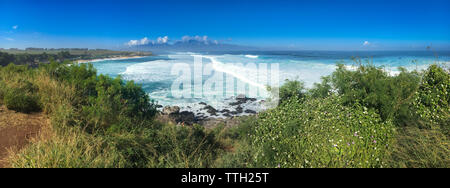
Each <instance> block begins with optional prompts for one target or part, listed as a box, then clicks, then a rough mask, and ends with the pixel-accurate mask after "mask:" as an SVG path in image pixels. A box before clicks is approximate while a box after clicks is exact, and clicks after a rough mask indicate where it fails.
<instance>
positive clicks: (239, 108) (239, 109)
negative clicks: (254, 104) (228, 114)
mask: <svg viewBox="0 0 450 188" xmlns="http://www.w3.org/2000/svg"><path fill="white" fill-rule="evenodd" d="M236 111H237V112H238V113H239V114H241V113H242V112H244V111H243V109H242V107H241V106H238V107H237V108H236Z"/></svg>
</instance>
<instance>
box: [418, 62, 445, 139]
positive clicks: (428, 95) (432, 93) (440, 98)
mask: <svg viewBox="0 0 450 188" xmlns="http://www.w3.org/2000/svg"><path fill="white" fill-rule="evenodd" d="M449 93H450V75H449V73H448V72H446V71H445V70H444V69H443V68H441V67H439V66H437V65H431V66H430V67H429V68H428V70H427V71H426V72H425V75H424V77H423V79H422V83H421V85H420V88H419V90H418V91H417V94H416V97H415V99H414V102H413V104H414V107H415V114H416V115H417V116H419V117H418V118H419V120H421V123H422V124H421V125H420V126H424V127H428V128H430V127H431V126H436V125H441V128H442V129H443V131H445V133H446V134H447V135H450V134H449V130H450V117H449V114H450V107H449V103H450V96H449Z"/></svg>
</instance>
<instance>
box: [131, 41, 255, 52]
mask: <svg viewBox="0 0 450 188" xmlns="http://www.w3.org/2000/svg"><path fill="white" fill-rule="evenodd" d="M257 49H258V48H255V47H249V46H240V45H233V44H223V43H218V42H217V41H207V40H195V39H192V40H181V41H176V42H174V43H149V44H145V45H136V46H131V47H129V50H133V51H152V52H208V51H250V50H257Z"/></svg>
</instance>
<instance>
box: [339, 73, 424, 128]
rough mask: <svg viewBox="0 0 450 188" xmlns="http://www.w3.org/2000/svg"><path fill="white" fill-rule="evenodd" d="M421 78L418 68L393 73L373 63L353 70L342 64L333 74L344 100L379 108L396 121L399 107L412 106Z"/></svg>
mask: <svg viewBox="0 0 450 188" xmlns="http://www.w3.org/2000/svg"><path fill="white" fill-rule="evenodd" d="M419 80H420V76H419V74H418V73H417V72H407V71H406V70H405V69H401V73H400V74H399V75H397V76H389V75H388V74H387V72H386V71H384V70H383V69H382V68H378V67H375V66H373V65H361V66H359V67H358V68H357V70H355V71H352V70H347V69H346V67H345V66H344V65H342V64H340V65H338V68H337V69H336V71H335V72H333V74H332V75H331V82H332V85H333V87H334V88H333V89H334V90H336V91H337V93H338V94H339V95H340V96H342V99H343V104H345V105H350V106H351V105H353V104H355V103H360V104H362V105H364V106H366V107H368V108H372V109H375V110H377V113H379V114H380V116H381V118H382V119H383V120H387V119H394V120H396V121H397V120H398V119H399V111H404V110H405V109H406V108H408V105H405V104H410V103H411V101H412V100H413V95H414V93H415V91H416V90H417V88H418V85H419ZM402 108H403V109H402ZM402 115H403V114H400V116H402Z"/></svg>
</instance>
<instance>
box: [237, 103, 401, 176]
mask: <svg viewBox="0 0 450 188" xmlns="http://www.w3.org/2000/svg"><path fill="white" fill-rule="evenodd" d="M341 100H342V99H341V98H340V97H336V96H333V97H329V98H326V99H323V100H322V99H312V100H306V102H304V103H301V102H299V100H297V99H291V100H289V101H287V102H285V103H283V104H282V105H281V106H279V107H278V108H276V109H273V110H269V111H267V112H264V113H262V114H260V115H259V118H258V120H257V122H256V125H255V126H254V128H253V130H252V133H251V134H250V139H251V141H250V143H249V145H251V146H252V153H251V160H248V159H247V160H248V161H252V163H251V164H250V165H249V166H252V167H270V168H273V167H278V166H279V167H383V166H386V163H385V160H386V151H387V150H388V148H389V146H390V144H391V142H392V137H393V136H394V127H393V124H392V123H391V122H389V121H388V122H383V121H382V120H381V118H380V117H379V115H378V114H376V113H375V112H374V111H373V110H370V109H367V108H365V107H362V106H361V105H358V104H355V106H353V107H346V106H342V105H341V103H342V101H341ZM244 151H245V150H244ZM248 154H249V152H248V150H247V154H242V156H248Z"/></svg>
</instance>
